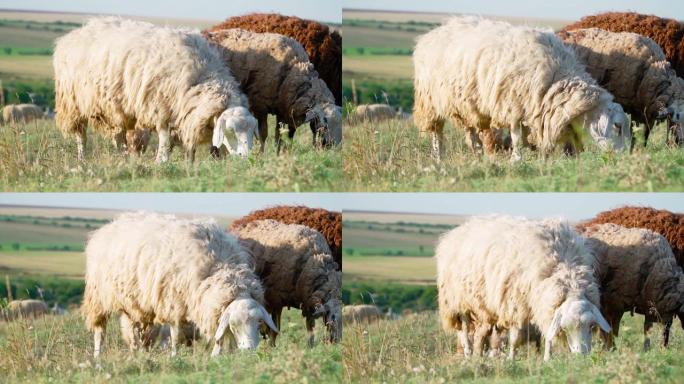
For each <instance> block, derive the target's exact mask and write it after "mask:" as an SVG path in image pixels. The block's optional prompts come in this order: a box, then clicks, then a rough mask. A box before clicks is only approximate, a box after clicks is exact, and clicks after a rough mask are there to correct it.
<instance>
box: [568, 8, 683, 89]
mask: <svg viewBox="0 0 684 384" xmlns="http://www.w3.org/2000/svg"><path fill="white" fill-rule="evenodd" d="M583 28H601V29H603V30H606V31H611V32H634V33H638V34H640V35H643V36H646V37H650V38H651V39H653V40H654V41H655V42H656V43H657V44H658V45H659V46H660V48H661V49H662V50H663V52H664V53H665V58H666V59H667V61H669V62H670V64H671V65H672V68H673V69H674V70H675V72H677V76H679V77H684V40H683V39H682V35H684V24H682V23H681V22H679V21H677V20H673V19H665V18H662V17H658V16H655V15H642V14H638V13H634V12H606V13H601V14H598V15H592V16H586V17H583V18H582V19H581V20H580V21H578V22H576V23H574V24H570V25H568V26H566V27H565V28H563V30H562V31H572V30H575V29H583Z"/></svg>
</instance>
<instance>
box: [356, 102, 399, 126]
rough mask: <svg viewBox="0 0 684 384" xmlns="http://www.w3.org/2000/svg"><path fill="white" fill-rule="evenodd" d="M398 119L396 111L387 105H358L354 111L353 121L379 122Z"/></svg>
mask: <svg viewBox="0 0 684 384" xmlns="http://www.w3.org/2000/svg"><path fill="white" fill-rule="evenodd" d="M395 117H398V114H397V111H396V110H395V109H394V108H393V107H392V106H391V105H387V104H360V105H358V106H357V107H356V109H354V120H355V121H358V122H363V121H370V122H379V121H384V120H389V119H393V118H395Z"/></svg>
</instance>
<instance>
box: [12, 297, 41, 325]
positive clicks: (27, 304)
mask: <svg viewBox="0 0 684 384" xmlns="http://www.w3.org/2000/svg"><path fill="white" fill-rule="evenodd" d="M3 312H4V313H3V315H4V316H3V317H4V318H5V319H6V320H8V321H12V320H16V319H37V318H39V317H43V316H45V315H47V314H48V313H50V308H49V307H48V305H47V304H46V303H45V302H44V301H43V300H34V299H27V300H12V301H10V302H9V304H8V306H7V309H6V310H4V311H3Z"/></svg>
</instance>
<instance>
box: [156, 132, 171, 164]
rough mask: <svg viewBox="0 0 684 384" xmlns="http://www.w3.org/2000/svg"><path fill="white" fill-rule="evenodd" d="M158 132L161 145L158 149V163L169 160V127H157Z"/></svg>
mask: <svg viewBox="0 0 684 384" xmlns="http://www.w3.org/2000/svg"><path fill="white" fill-rule="evenodd" d="M157 132H158V133H159V147H158V149H157V159H156V161H157V163H165V162H167V161H169V152H170V149H171V147H170V145H169V136H170V134H169V129H168V128H162V127H157Z"/></svg>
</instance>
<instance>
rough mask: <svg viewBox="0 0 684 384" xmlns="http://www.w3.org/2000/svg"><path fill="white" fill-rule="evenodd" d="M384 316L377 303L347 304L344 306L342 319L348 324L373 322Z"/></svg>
mask: <svg viewBox="0 0 684 384" xmlns="http://www.w3.org/2000/svg"><path fill="white" fill-rule="evenodd" d="M381 318H382V313H380V309H379V308H378V307H376V306H375V305H369V304H359V305H345V306H344V308H342V320H343V323H346V324H352V323H357V324H371V323H374V322H376V321H379V320H380V319H381Z"/></svg>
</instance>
